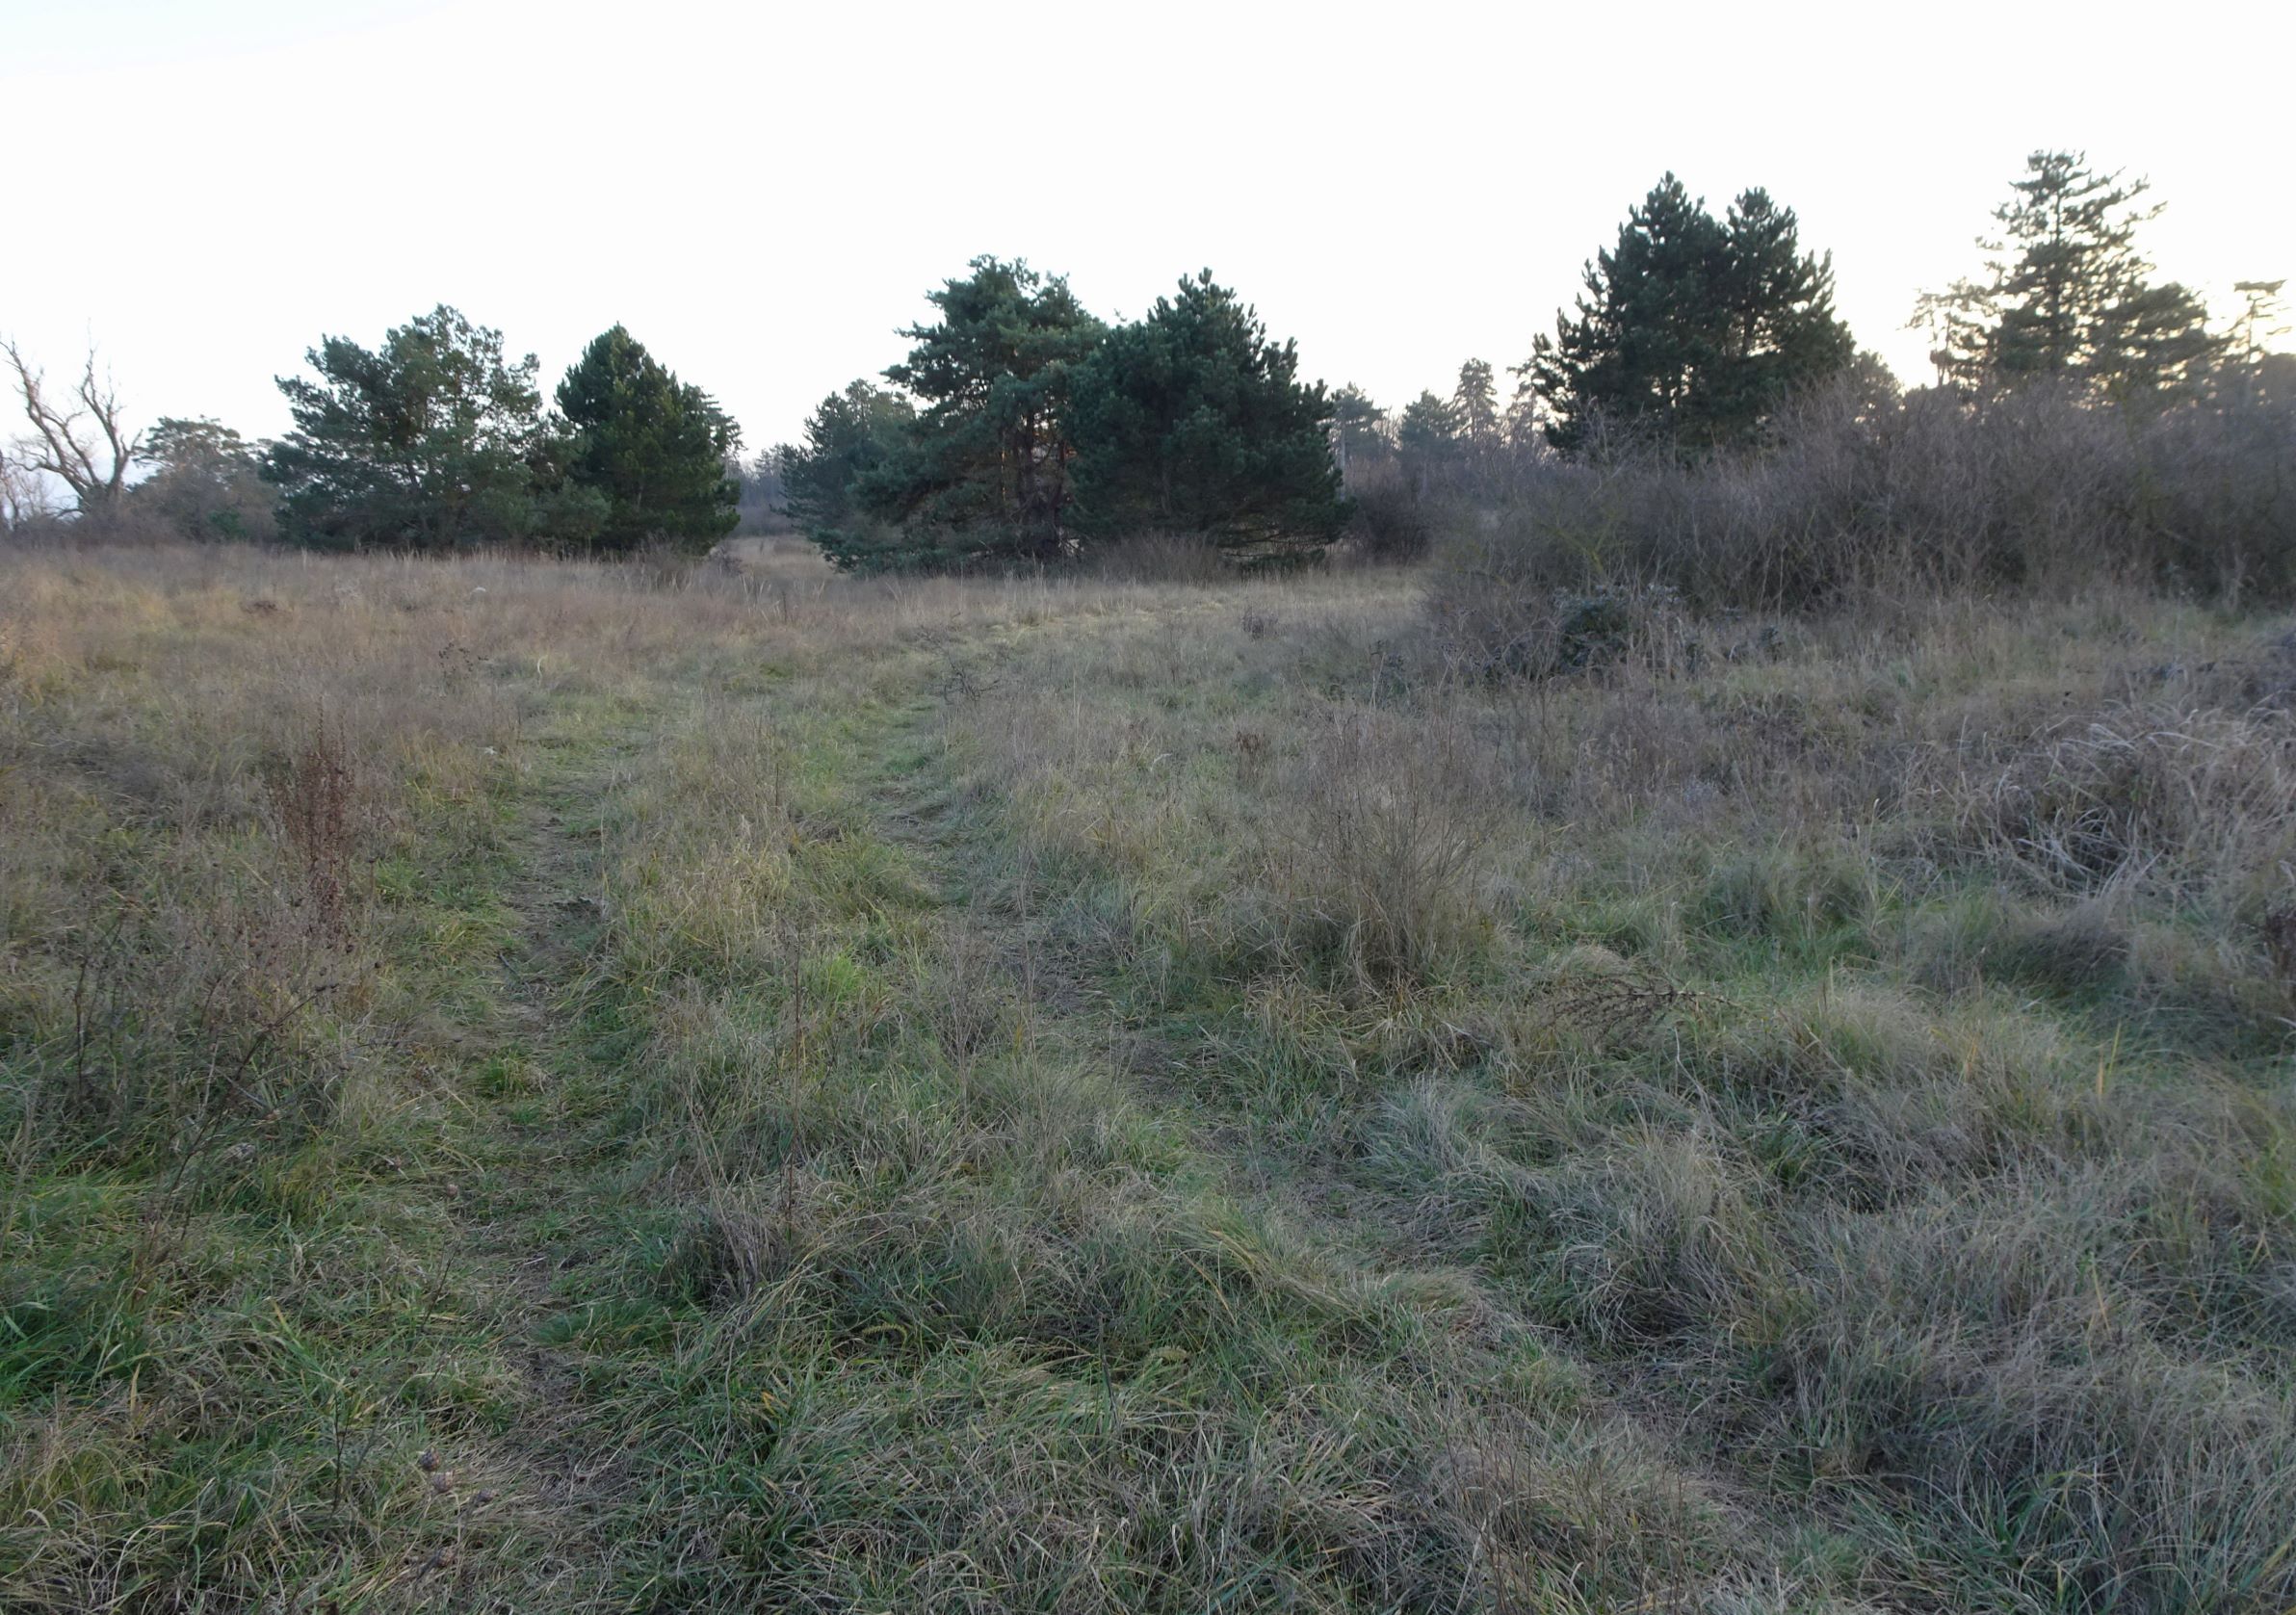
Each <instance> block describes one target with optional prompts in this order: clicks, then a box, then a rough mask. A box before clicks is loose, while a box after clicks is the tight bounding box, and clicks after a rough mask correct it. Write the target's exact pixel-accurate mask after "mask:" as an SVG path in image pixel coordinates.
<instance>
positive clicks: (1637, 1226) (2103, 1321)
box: [0, 551, 2296, 1612]
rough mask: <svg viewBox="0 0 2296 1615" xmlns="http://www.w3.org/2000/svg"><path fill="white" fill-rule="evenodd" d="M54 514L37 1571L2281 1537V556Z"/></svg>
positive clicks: (1583, 1558)
mask: <svg viewBox="0 0 2296 1615" xmlns="http://www.w3.org/2000/svg"><path fill="white" fill-rule="evenodd" d="M0 568H4V575H0V601H4V602H5V604H4V605H0V825H5V834H4V835H0V1062H4V1063H0V1080H4V1084H5V1085H4V1086H0V1104H4V1105H5V1107H6V1108H5V1111H4V1112H0V1124H4V1127H5V1136H6V1138H7V1157H6V1160H5V1162H4V1163H0V1164H4V1166H5V1179H4V1182H5V1192H6V1194H7V1201H6V1207H5V1211H0V1421H4V1422H0V1442H4V1444H5V1451H4V1452H0V1602H6V1603H7V1604H8V1605H9V1606H10V1607H22V1608H26V1609H52V1610H67V1609H68V1610H79V1609H87V1608H105V1607H118V1608H129V1609H173V1608H192V1609H196V1608H208V1609H224V1608H241V1607H262V1606H266V1605H267V1604H268V1606H271V1607H279V1608H314V1609H315V1608H322V1607H327V1606H329V1605H332V1606H333V1607H338V1608H343V1609H352V1608H360V1609H388V1608H403V1607H454V1608H499V1609H518V1610H524V1609H542V1608H549V1609H600V1610H605V1609H634V1610H657V1609H659V1610H667V1609H713V1608H722V1609H737V1608H742V1609H746V1608H757V1607H796V1608H817V1609H823V1610H828V1609H876V1608H919V1609H924V1608H931V1609H950V1608H976V1609H981V1610H992V1609H1014V1608H1022V1609H1045V1610H1070V1609H1077V1610H1082V1609H1102V1608H1105V1609H1111V1610H1114V1609H1125V1610H1132V1609H1168V1610H1173V1611H1181V1610H1190V1611H1193V1610H1203V1609H1210V1608H1307V1609H1328V1610H1335V1611H1338V1610H1367V1611H1368V1610H1397V1609H1430V1610H1431V1609H1445V1610H1450V1609H1460V1608H1466V1609H1477V1608H1479V1609H1488V1610H1550V1609H1552V1610H1590V1611H1591V1610H1614V1609H1627V1608H1635V1609H1654V1610H1655V1609H1683V1610H1692V1609H1697V1610H1713V1611H1734V1612H1735V1611H1787V1610H1813V1611H1814V1610H1837V1611H1844V1610H1856V1609H1959V1608H1971V1607H1982V1608H1996V1609H2014V1610H2036V1611H2038V1610H2065V1609H2080V1610H2106V1609H2121V1610H2160V1611H2168V1610H2184V1609H2194V1608H2213V1609H2224V1610H2233V1609H2249V1608H2269V1607H2278V1606H2281V1605H2284V1604H2285V1603H2287V1602H2290V1601H2291V1600H2296V1548H2292V1547H2291V1541H2292V1539H2296V1496H2292V1495H2291V1488H2292V1487H2296V1480H2291V1479H2290V1476H2291V1475H2296V1414H2292V1410H2291V1406H2290V1401H2289V1385H2288V1376H2287V1370H2286V1367H2285V1364H2286V1361H2287V1347H2288V1346H2289V1344H2290V1343H2291V1337H2292V1336H2296V1285H2292V1284H2291V1283H2290V1280H2289V1275H2290V1273H2291V1272H2296V1268H2291V1267H2290V1265H2289V1237H2290V1222H2289V1216H2290V1196H2291V1191H2292V1189H2296V1178H2292V1176H2291V1169H2292V1165H2296V1161H2292V1158H2291V1153H2290V1149H2289V1131H2288V1128H2289V1116H2288V1105H2287V1092H2286V1077H2285V1034H2286V1029H2287V1017H2288V1015H2289V1012H2290V991H2291V987H2290V980H2291V968H2292V965H2296V958H2292V955H2291V943H2290V940H2289V939H2290V938H2291V937H2296V920H2292V919H2291V918H2290V915H2291V914H2292V913H2296V909H2292V908H2291V907H2290V903H2291V900H2292V899H2296V894H2292V893H2291V892H2290V889H2289V887H2290V881H2289V874H2288V860H2289V859H2290V857H2291V849H2290V847H2289V836H2290V831H2291V826H2292V825H2296V814H2292V811H2291V810H2292V806H2296V798H2292V797H2291V792H2296V771H2291V767H2290V765H2291V750H2290V735H2291V729H2290V724H2291V718H2290V716H2289V707H2290V704H2291V701H2296V651H2291V649H2290V648H2289V646H2290V643H2291V641H2290V639H2289V638H2287V636H2288V634H2289V624H2287V623H2286V622H2284V621H2282V620H2278V619H2266V618H2258V617H2250V618H2227V617H2221V616H2215V615H2210V614H2207V613H2205V612H2200V611H2198V610H2195V609H2192V608H2188V607H2182V606H2175V605H2169V604H2164V603H2161V602H2157V601H2147V600H2142V599H2137V598H2133V597H2120V596H2111V597H2096V598H2091V599H2086V600H2082V601H2078V602H2073V603H2065V604H2058V605H2048V606H2024V607H2020V608H2017V609H2014V610H2013V609H2010V608H2007V607H1995V606H1988V605H1982V604H1967V603H1965V604H1961V605H1954V606H1941V607H1937V608H1934V609H1928V608H1920V607H1915V606H1906V605H1903V604H1898V605H1895V606H1892V607H1888V608H1886V609H1885V608H1883V607H1882V606H1879V605H1876V606H1875V607H1873V608H1872V609H1869V610H1865V611H1860V612H1851V611H1845V612H1840V613H1838V614H1836V615H1833V616H1829V617H1825V618H1818V619H1803V620H1797V621H1786V622H1780V623H1775V624H1766V623H1758V622H1752V621H1747V620H1742V619H1724V620H1714V621H1709V622H1703V623H1684V622H1677V621H1669V622H1665V623H1661V624H1657V625H1656V626H1652V625H1645V626H1644V628H1643V629H1639V630H1637V631H1636V632H1635V633H1631V634H1628V635H1626V636H1623V637H1621V638H1620V639H1619V640H1618V642H1617V643H1615V644H1610V645H1606V646H1605V647H1604V655H1603V656H1602V657H1600V658H1595V659H1593V660H1594V661H1595V662H1596V664H1595V665H1592V666H1588V667H1584V668H1581V669H1579V670H1578V671H1574V672H1570V673H1568V674H1565V675H1562V676H1556V677H1550V678H1545V679H1539V680H1532V681H1517V682H1499V683H1492V682H1482V681H1469V682H1462V681H1460V680H1457V679H1455V678H1452V677H1449V676H1447V674H1446V671H1445V669H1446V667H1447V666H1448V665H1455V659H1447V658H1446V656H1445V655H1444V654H1443V650H1444V647H1443V646H1442V645H1441V644H1440V643H1437V642H1434V641H1433V640H1431V638H1430V634H1431V632H1432V631H1431V630H1430V628H1429V619H1428V617H1427V614H1426V612H1425V608H1424V606H1423V604H1422V592H1423V591H1422V584H1421V581H1420V580H1419V579H1418V578H1417V577H1416V576H1414V575H1412V574H1408V573H1396V572H1365V573H1358V574H1346V575H1339V576H1332V577H1310V578H1300V579H1295V580H1290V581H1265V582H1256V583H1225V584H1221V583H1212V584H1203V583H1196V584H1188V585H1178V584H1135V583H1124V582H1119V581H1113V580H1109V581H1095V582H1065V583H1035V582H1008V583H960V582H948V581H943V582H932V583H895V582H883V583H874V584H863V583H850V582H832V583H827V584H822V583H820V582H815V581H805V580H800V581H796V582H793V581H790V580H783V579H779V578H774V577H762V578H742V577H735V576H723V575H715V574H709V573H702V574H696V575H695V576H693V577H691V578H689V579H684V580H675V579H672V580H668V581H666V582H665V580H664V579H662V578H660V577H655V576H647V575H640V574H638V573H635V572H628V573H625V572H617V571H614V570H612V569H602V568H588V567H582V566H573V565H553V564H546V563H533V564H520V563H513V562H505V561H498V560H486V561H478V560H474V561H455V562H426V563H419V564H418V563H406V562H394V561H378V560H316V559H304V558H300V557H278V556H265V555H260V554H253V553H233V552H228V551H206V552H198V553H193V552H181V553H175V552H141V553H124V552H123V553H120V554H115V555H91V556H74V557H46V558H35V557H23V558H10V559H8V560H6V561H5V562H4V563H0ZM1685 638H1697V639H1698V641H1699V645H1700V649H1699V651H1698V653H1697V654H1694V655H1693V654H1689V653H1687V652H1686V651H1685V649H1684V640H1685Z"/></svg>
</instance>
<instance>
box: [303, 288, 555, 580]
mask: <svg viewBox="0 0 2296 1615" xmlns="http://www.w3.org/2000/svg"><path fill="white" fill-rule="evenodd" d="M306 356H307V357H308V359H309V361H310V364H311V368H312V369H313V370H314V371H315V372H317V374H318V377H319V379H318V380H316V381H312V380H307V379H304V378H300V377H281V378H279V391H280V392H282V393H284V394H285V395H286V398H287V408H288V412H289V414H290V415H291V416H292V417H293V419H294V422H295V430H293V431H291V432H289V433H288V434H287V435H286V436H285V437H282V438H280V439H279V440H278V441H277V442H275V443H274V444H272V445H271V448H270V450H269V452H268V454H267V455H266V456H265V459H264V465H263V476H264V478H265V480H266V481H268V482H274V483H275V484H277V486H278V488H279V490H280V496H281V497H280V511H279V517H280V527H281V529H282V531H283V533H284V534H285V535H286V536H287V537H289V538H290V539H293V540H295V541H297V542H300V543H306V544H312V545H318V546H323V547H329V548H344V549H367V548H385V549H408V550H446V549H457V548H460V547H463V546H466V545H472V544H483V543H506V542H518V541H532V540H535V539H541V538H548V539H566V538H573V539H580V538H582V537H584V536H587V534H588V533H589V532H591V531H594V530H595V527H596V523H597V518H598V503H599V502H598V501H597V499H596V496H595V495H585V494H581V493H576V494H574V495H573V496H572V497H568V490H567V488H566V485H565V479H564V476H563V471H562V467H561V463H560V457H561V452H562V448H563V444H562V440H561V437H560V436H559V434H558V433H557V432H556V431H554V430H552V429H551V426H550V424H549V423H548V422H547V421H545V420H544V418H543V414H542V398H541V394H540V393H539V392H538V391H537V390H536V389H535V357H534V355H533V354H532V353H529V354H527V355H526V356H525V357H524V358H523V359H519V360H515V361H512V360H509V359H507V358H506V357H505V356H504V353H503V341H502V333H501V332H500V331H497V330H493V329H490V328H488V327H486V326H474V325H472V324H471V323H470V321H468V320H467V319H465V318H464V317H463V316H462V315H461V314H460V313H459V312H457V310H455V309H452V308H449V307H447V306H445V305H444V304H441V305H440V306H439V307H437V308H435V309H433V310H432V311H431V313H429V314H424V315H418V316H417V317H416V318H414V319H413V320H410V321H408V322H407V323H406V324H405V325H404V326H397V327H395V328H393V329H392V330H390V331H388V332H386V333H384V336H383V339H382V345H381V347H379V348H378V349H374V350H372V351H370V350H368V349H366V348H362V347H360V346H359V345H358V344H357V343H355V342H352V341H351V340H350V339H349V338H347V337H339V336H330V337H326V338H325V339H324V340H323V341H322V342H321V343H320V345H319V346H318V347H317V348H314V349H312V350H311V351H310V352H309V353H308V354H307V355H306Z"/></svg>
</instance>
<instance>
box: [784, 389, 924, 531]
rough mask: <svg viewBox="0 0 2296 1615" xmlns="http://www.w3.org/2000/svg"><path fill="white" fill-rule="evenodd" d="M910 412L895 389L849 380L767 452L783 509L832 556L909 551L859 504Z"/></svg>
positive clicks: (897, 447)
mask: <svg viewBox="0 0 2296 1615" xmlns="http://www.w3.org/2000/svg"><path fill="white" fill-rule="evenodd" d="M916 419H917V412H916V410H915V409H914V408H913V407H911V405H910V404H909V401H908V400H907V399H906V398H904V397H902V396H901V395H900V394H899V393H896V392H892V391H889V390H888V389H886V388H883V387H878V386H874V385H872V384H871V383H870V382H868V381H866V380H861V381H855V382H853V383H851V384H850V385H848V387H847V388H846V389H845V391H844V392H842V393H831V394H830V395H829V396H828V397H827V398H825V399H823V400H822V402H821V406H820V407H819V408H817V409H815V410H814V412H813V413H812V414H811V415H808V416H807V417H806V418H805V440H804V441H803V442H802V443H799V444H787V443H785V444H783V445H782V446H781V447H780V448H778V449H776V450H775V451H774V452H773V469H774V470H775V472H776V473H778V474H779V476H780V479H781V486H782V490H783V496H784V497H785V498H786V499H787V501H788V513H789V514H790V515H791V516H792V517H794V518H796V522H797V525H798V526H799V527H801V528H803V529H804V531H805V534H806V535H807V536H808V537H810V538H812V539H813V540H814V542H815V543H817V544H819V545H821V547H822V552H823V553H824V554H826V555H827V556H828V557H829V559H830V560H834V561H835V562H837V564H838V565H840V566H842V567H846V568H848V569H849V570H856V571H869V570H874V569H875V568H877V567H879V566H883V565H888V564H899V563H900V562H901V561H903V560H907V559H912V558H911V555H910V551H911V546H910V545H909V544H908V543H907V542H906V541H905V540H904V539H903V538H902V536H901V534H900V533H899V532H897V531H894V530H890V529H886V528H883V527H880V526H879V525H877V524H876V523H874V521H872V519H871V518H870V516H869V513H868V511H867V509H866V508H865V502H866V499H867V489H868V488H869V487H870V485H871V483H872V482H873V480H874V479H875V478H877V477H879V476H880V475H882V473H883V472H884V469H885V467H886V466H887V465H888V464H889V463H890V462H891V461H892V460H893V459H894V458H895V456H898V455H900V453H901V452H902V450H903V448H904V446H905V445H906V444H907V442H908V438H909V433H910V432H911V430H913V429H914V427H915V424H916Z"/></svg>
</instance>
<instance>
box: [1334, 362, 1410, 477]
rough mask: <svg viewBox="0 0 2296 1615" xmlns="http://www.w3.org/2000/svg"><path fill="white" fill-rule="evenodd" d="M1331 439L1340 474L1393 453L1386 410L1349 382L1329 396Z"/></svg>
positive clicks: (1391, 430)
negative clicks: (1364, 462)
mask: <svg viewBox="0 0 2296 1615" xmlns="http://www.w3.org/2000/svg"><path fill="white" fill-rule="evenodd" d="M1331 436H1332V442H1333V444H1334V446H1335V447H1336V448H1337V449H1338V451H1339V456H1340V464H1341V468H1342V470H1343V471H1344V470H1345V469H1346V468H1347V467H1348V466H1350V465H1354V464H1357V463H1359V462H1362V461H1365V460H1372V459H1378V458H1380V457H1381V456H1385V455H1388V454H1391V453H1393V452H1394V450H1395V439H1394V436H1393V429H1392V423H1390V422H1389V420H1388V418H1387V411H1386V410H1384V409H1382V408H1380V407H1379V405H1378V404H1374V403H1372V402H1371V395H1370V394H1369V393H1367V392H1365V391H1364V390H1363V389H1362V388H1361V387H1359V386H1357V385H1356V384H1355V383H1354V382H1352V381H1350V382H1349V383H1347V385H1345V386H1344V387H1342V388H1341V389H1340V390H1339V391H1338V392H1336V393H1334V394H1332V395H1331Z"/></svg>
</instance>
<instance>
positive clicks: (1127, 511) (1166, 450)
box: [1075, 270, 1346, 545]
mask: <svg viewBox="0 0 2296 1615" xmlns="http://www.w3.org/2000/svg"><path fill="white" fill-rule="evenodd" d="M1075 398H1076V403H1075V421H1076V439H1077V448H1078V458H1077V467H1076V483H1077V496H1078V502H1079V507H1080V508H1081V509H1082V510H1083V513H1084V516H1085V518H1086V519H1087V520H1088V523H1089V525H1090V527H1091V528H1092V530H1093V531H1095V532H1098V533H1104V534H1113V533H1122V532H1128V531H1142V530H1162V531H1166V532H1183V533H1192V534H1203V535H1205V536H1206V537H1208V538H1211V539H1213V540H1214V541H1217V542H1221V543H1225V544H1230V545H1242V544H1269V543H1276V544H1293V545H1315V544H1320V543H1322V542H1325V541H1327V540H1328V539H1329V538H1331V537H1332V536H1333V535H1334V534H1336V533H1337V532H1338V531H1339V528H1340V525H1341V524H1342V522H1344V520H1345V517H1346V507H1345V505H1344V502H1343V500H1342V498H1341V494H1340V478H1339V470H1338V467H1337V465H1336V464H1335V463H1334V461H1333V458H1332V449H1331V438H1330V434H1329V429H1330V424H1331V421H1332V406H1331V401H1330V400H1329V399H1328V398H1327V397H1326V396H1325V394H1324V390H1323V386H1322V384H1321V383H1320V382H1317V383H1314V384H1309V383H1306V382H1303V381H1301V380H1300V379H1299V354H1298V351H1297V348H1296V346H1295V345H1294V344H1292V343H1291V342H1283V343H1276V342H1271V341H1269V340H1268V338H1267V330H1266V326H1265V325H1264V324H1263V323H1262V322H1261V320H1260V317H1259V315H1258V313H1257V312H1256V311H1255V310H1254V309H1253V308H1252V307H1251V306H1250V305H1249V304H1247V303H1245V302H1244V301H1242V300H1241V299H1239V298H1238V297H1237V295H1236V294H1235V293H1234V292H1233V291H1231V290H1229V289H1228V288H1227V287H1225V286H1220V285H1217V284H1215V283H1214V282H1213V278H1212V272H1211V271H1210V270H1205V271H1204V272H1202V273H1201V274H1197V275H1194V276H1192V277H1184V278H1183V279H1182V280H1181V282H1180V287H1179V291H1178V294H1177V295H1176V296H1174V297H1166V298H1159V299H1157V300H1156V306H1155V307H1154V308H1152V309H1150V310H1149V311H1148V313H1147V315H1146V316H1145V317H1144V318H1142V319H1140V320H1137V321H1135V322H1134V323H1132V324H1130V325H1126V326H1117V327H1116V328H1115V329H1114V330H1111V331H1110V332H1109V334H1108V336H1107V338H1106V339H1105V340H1104V341H1103V342H1102V343H1101V345H1100V348H1099V351H1098V352H1095V353H1094V354H1093V355H1092V358H1091V359H1090V361H1089V362H1087V363H1086V364H1085V365H1084V366H1083V368H1082V369H1081V370H1080V372H1079V373H1078V376H1077V379H1076V395H1075Z"/></svg>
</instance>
